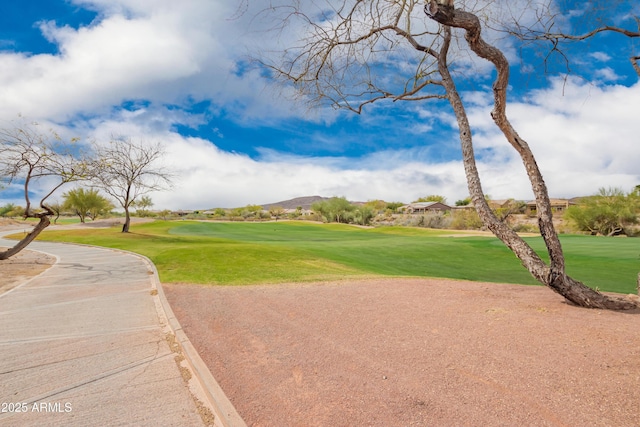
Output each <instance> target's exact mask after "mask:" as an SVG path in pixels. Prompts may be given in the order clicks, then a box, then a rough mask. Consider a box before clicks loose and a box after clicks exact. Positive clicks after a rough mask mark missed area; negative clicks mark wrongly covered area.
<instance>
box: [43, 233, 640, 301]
mask: <svg viewBox="0 0 640 427" xmlns="http://www.w3.org/2000/svg"><path fill="white" fill-rule="evenodd" d="M131 231H132V232H131V233H128V234H123V233H120V232H119V229H118V228H111V229H87V230H73V231H69V230H67V231H49V230H47V231H45V232H44V233H43V234H42V239H45V240H55V241H68V242H77V243H88V244H93V245H99V246H107V247H113V248H120V249H126V250H130V251H133V252H137V253H140V254H143V255H146V256H148V257H149V258H150V259H151V260H152V261H153V262H154V263H155V264H156V266H157V268H158V271H159V273H160V278H161V280H162V281H163V282H188V283H210V284H225V285H241V284H257V283H282V282H291V281H315V280H331V279H339V278H344V277H371V276H380V275H382V276H422V277H447V278H453V279H467V280H476V281H489V282H506V283H521V284H536V283H537V282H536V281H535V280H533V279H532V278H531V276H530V275H529V273H528V272H527V271H526V270H525V269H524V268H523V267H522V266H521V265H520V262H519V261H518V259H516V258H515V256H514V255H513V254H512V253H511V252H510V251H509V250H508V249H507V248H506V247H505V246H504V245H503V244H502V243H501V242H500V241H498V240H497V239H495V238H493V237H451V236H450V235H451V233H452V232H450V231H443V230H425V229H416V228H401V227H386V228H373V229H364V228H358V227H352V226H347V225H339V224H326V225H323V224H315V223H305V222H277V223H274V222H270V223H204V222H163V221H158V222H153V223H147V224H139V225H138V224H136V225H134V226H133V227H132V230H131ZM527 240H528V241H529V243H530V244H531V245H532V246H534V248H536V249H541V250H542V249H543V248H544V245H543V242H542V240H541V238H539V237H532V238H527ZM562 242H563V246H564V250H565V255H566V258H567V272H568V273H569V274H571V275H573V276H574V277H575V278H577V279H580V280H582V281H583V282H584V283H586V284H587V285H589V286H593V287H598V288H600V289H601V290H604V291H613V292H624V293H628V292H635V286H636V277H637V272H638V270H640V240H638V239H630V238H629V239H625V238H603V237H591V236H563V237H562Z"/></svg>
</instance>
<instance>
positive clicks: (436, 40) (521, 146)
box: [268, 0, 636, 310]
mask: <svg viewBox="0 0 640 427" xmlns="http://www.w3.org/2000/svg"><path fill="white" fill-rule="evenodd" d="M453 3H454V2H452V1H436V0H431V1H430V2H428V3H427V6H426V7H424V9H423V5H424V4H423V3H422V2H418V1H416V0H401V1H399V0H371V1H358V0H342V1H341V2H326V4H325V5H324V6H323V7H321V8H319V10H316V11H315V12H314V13H307V11H305V10H303V6H305V5H306V4H305V5H303V4H302V3H301V2H295V3H294V5H293V6H292V5H283V6H280V7H278V6H275V5H274V6H272V8H271V9H269V11H268V12H269V13H276V14H279V15H278V20H279V22H281V23H283V24H289V23H291V22H294V21H297V20H302V26H301V27H304V28H305V29H306V32H305V37H304V38H303V39H302V40H301V44H300V45H299V46H297V47H293V48H290V49H287V50H285V51H284V52H283V55H282V58H281V59H279V60H277V62H275V63H274V62H270V63H268V65H269V66H270V67H271V69H272V70H273V71H274V72H275V74H276V75H277V76H279V77H280V78H282V79H284V80H285V81H288V82H292V83H293V85H294V87H295V88H296V89H297V90H298V92H299V93H300V94H301V95H303V96H305V97H307V98H308V99H310V100H311V102H314V103H319V104H322V103H323V102H329V103H330V104H331V105H333V106H334V107H336V108H344V109H348V110H351V111H354V112H357V113H361V112H362V111H363V107H364V106H366V105H367V104H371V103H374V102H381V101H382V102H384V101H385V100H391V101H394V102H395V101H426V100H431V101H435V102H436V103H437V100H447V101H448V102H449V104H450V105H451V107H452V108H453V111H454V113H455V116H456V120H457V124H458V127H459V134H460V143H461V149H462V157H463V164H464V168H465V173H466V177H467V185H468V188H469V194H470V196H471V198H472V200H473V203H474V205H475V207H476V210H477V211H478V214H479V216H480V218H481V219H482V221H483V223H484V224H485V225H486V226H487V228H488V229H489V230H491V231H492V232H493V233H494V234H495V235H496V236H497V237H498V238H499V239H500V240H502V242H504V244H505V245H506V246H507V247H509V248H510V249H511V250H512V252H513V253H514V254H515V255H516V256H517V257H518V258H519V259H520V261H521V262H522V264H523V266H524V267H525V268H527V270H528V271H529V272H530V273H531V275H532V276H533V277H535V278H536V279H537V280H538V281H540V282H541V283H543V284H545V285H546V286H548V287H550V288H551V289H552V290H554V291H555V292H557V293H559V294H560V295H562V296H563V297H564V298H566V299H567V300H568V301H571V302H572V303H574V304H577V305H579V306H583V307H591V308H607V309H619V310H623V309H632V308H635V307H636V304H635V303H634V302H633V301H631V300H629V299H626V298H621V297H611V296H607V295H603V294H601V293H600V292H598V291H596V290H593V289H591V288H589V287H587V286H586V285H584V284H582V283H581V282H579V281H577V280H575V279H573V278H571V277H569V276H567V274H566V272H565V260H564V255H563V252H562V246H561V244H560V240H559V238H558V234H557V232H556V230H555V228H554V225H553V222H552V210H551V205H550V201H549V196H548V191H547V187H546V184H545V182H544V179H543V177H542V174H541V172H540V170H539V168H538V165H537V163H536V160H535V157H534V155H533V152H532V151H531V149H530V147H529V145H528V144H527V142H526V141H525V140H524V139H523V138H521V137H520V135H518V133H517V132H516V130H515V129H514V128H513V126H512V125H511V123H510V122H509V120H508V118H507V115H506V103H507V101H506V99H507V98H506V96H507V89H508V85H509V63H508V61H507V59H506V58H505V56H504V54H503V53H502V51H501V50H499V49H498V48H496V47H495V46H492V45H491V44H489V43H487V42H486V41H485V40H484V39H483V37H482V35H481V34H482V33H481V31H482V25H481V22H480V20H479V18H478V16H477V14H478V12H479V11H478V10H476V11H475V13H471V12H467V11H464V10H462V9H457V8H455V7H454V4H453ZM458 3H460V4H462V5H463V6H464V4H465V2H463V1H461V2H456V4H458ZM317 4H318V3H317V2H314V5H317ZM489 4H490V3H489ZM494 6H495V5H494ZM425 12H426V14H425ZM482 12H483V14H487V13H491V10H489V9H487V10H485V11H482ZM457 28H460V29H462V30H464V41H459V42H458V43H457V44H456V46H458V47H462V46H463V45H464V44H467V45H468V47H469V49H470V50H471V52H473V53H474V54H475V55H477V56H478V57H480V58H484V59H486V60H488V61H489V62H491V64H493V66H494V67H495V69H496V70H497V73H498V74H497V77H496V79H495V81H494V84H493V91H492V92H493V100H494V108H493V111H492V113H491V116H492V118H493V120H494V122H495V124H496V126H497V127H498V128H499V129H500V130H501V131H502V133H503V134H504V136H505V138H506V139H507V141H508V142H509V144H510V145H511V146H512V147H513V148H514V149H515V150H516V151H517V152H518V154H519V155H520V157H521V159H522V162H523V165H524V167H525V170H526V172H527V175H528V177H529V180H530V183H531V188H532V190H533V193H534V195H535V198H536V204H537V215H538V224H539V228H540V232H541V234H542V237H543V239H544V242H545V244H546V248H547V253H548V255H549V258H550V262H549V264H547V263H545V262H544V261H543V260H542V258H541V257H540V255H538V254H537V253H536V252H535V251H534V250H533V249H532V248H531V246H529V245H528V244H527V243H526V242H525V241H524V240H523V239H522V238H521V237H520V236H518V234H517V233H515V232H514V231H513V230H512V229H511V228H510V227H509V226H508V225H507V224H506V223H505V222H504V221H501V220H500V219H499V218H498V217H496V215H495V213H494V212H493V211H492V210H491V208H490V207H489V205H488V203H487V201H486V198H485V196H484V192H483V190H482V185H481V181H480V175H479V173H478V169H477V166H476V159H475V154H474V150H473V139H472V133H471V126H470V124H469V120H468V117H467V113H466V111H465V106H464V103H463V102H462V99H461V97H460V95H459V93H458V90H457V87H456V83H455V80H454V78H453V77H452V72H451V61H452V59H451V58H452V55H453V54H454V53H455V52H452V49H451V47H452V41H453V37H454V36H453V32H452V29H457ZM401 71H404V72H405V74H404V75H401V74H400V72H401ZM436 106H441V104H436Z"/></svg>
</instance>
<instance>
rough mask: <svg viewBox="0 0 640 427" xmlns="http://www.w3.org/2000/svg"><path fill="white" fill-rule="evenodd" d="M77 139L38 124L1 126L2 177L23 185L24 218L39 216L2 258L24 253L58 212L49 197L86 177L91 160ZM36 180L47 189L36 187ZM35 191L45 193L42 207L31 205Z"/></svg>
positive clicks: (0, 165)
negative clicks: (86, 157) (62, 136)
mask: <svg viewBox="0 0 640 427" xmlns="http://www.w3.org/2000/svg"><path fill="white" fill-rule="evenodd" d="M75 142H76V140H71V141H69V142H66V141H63V140H62V138H61V137H60V136H59V135H58V134H56V133H55V132H54V131H52V130H49V131H43V130H41V129H40V128H39V126H38V125H37V124H35V123H34V124H27V123H24V122H22V123H15V124H13V126H10V127H8V128H4V129H0V178H1V179H2V180H3V181H4V184H5V185H7V186H8V185H11V184H19V185H21V186H22V188H23V192H24V199H25V202H26V205H25V209H24V218H25V219H26V218H36V219H38V223H37V224H36V226H35V227H34V228H33V230H32V231H31V232H30V233H28V234H27V235H26V236H25V237H24V238H23V239H22V240H20V241H19V242H18V243H17V244H16V245H15V246H14V247H12V248H10V249H8V250H6V251H4V252H0V260H3V259H7V258H9V257H11V256H13V255H15V254H17V253H18V252H20V251H21V250H22V249H24V248H25V247H27V245H29V243H31V242H32V241H33V240H34V239H35V238H36V237H37V236H38V235H39V234H40V233H41V232H42V230H44V229H45V228H47V227H48V226H49V224H50V223H51V220H50V217H51V216H53V215H54V214H55V212H54V210H53V209H52V208H51V207H50V206H49V205H48V204H47V199H48V198H49V197H51V195H52V194H53V193H55V192H56V190H58V189H59V188H60V187H62V186H63V185H64V184H66V183H69V182H73V181H77V180H80V179H83V178H84V177H86V175H87V167H86V166H87V163H86V161H85V160H83V159H82V158H81V155H82V150H81V147H79V146H78V145H77V144H75ZM36 183H38V184H40V185H41V186H42V188H44V190H42V189H40V190H36V189H35V188H34V186H35V184H36ZM34 193H36V194H40V195H41V197H40V203H39V209H34V207H33V206H32V204H31V197H32V195H33V194H34Z"/></svg>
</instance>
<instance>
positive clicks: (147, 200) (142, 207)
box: [133, 196, 153, 216]
mask: <svg viewBox="0 0 640 427" xmlns="http://www.w3.org/2000/svg"><path fill="white" fill-rule="evenodd" d="M133 205H135V207H137V208H138V211H137V212H136V213H137V214H138V215H140V216H147V215H148V214H149V212H148V211H147V209H149V208H150V207H152V206H153V200H151V197H149V196H142V197H141V198H140V199H139V200H137V201H136V202H134V203H133Z"/></svg>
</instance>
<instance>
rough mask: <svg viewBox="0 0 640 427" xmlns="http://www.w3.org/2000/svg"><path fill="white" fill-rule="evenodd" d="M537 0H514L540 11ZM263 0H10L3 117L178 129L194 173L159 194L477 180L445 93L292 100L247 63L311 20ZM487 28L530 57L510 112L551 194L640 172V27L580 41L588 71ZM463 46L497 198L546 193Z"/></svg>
mask: <svg viewBox="0 0 640 427" xmlns="http://www.w3.org/2000/svg"><path fill="white" fill-rule="evenodd" d="M283 2H284V0H283ZM304 3H305V2H303V4H304ZM316 3H317V2H316ZM333 3H334V4H335V3H336V2H335V1H334V2H333ZM480 3H481V2H474V4H476V5H478V4H480ZM516 3H517V4H516ZM520 3H522V4H520ZM525 3H526V2H525V1H524V0H521V1H516V2H510V4H512V6H513V8H514V9H515V10H519V11H520V12H519V13H521V14H522V16H523V19H531V16H533V15H534V12H533V11H530V12H528V9H527V8H526V7H525V6H524V4H525ZM238 4H240V5H241V6H242V5H245V6H247V8H246V9H243V11H244V13H242V14H238ZM259 4H260V2H239V1H238V0H217V1H215V2H214V1H210V0H184V1H181V2H176V1H174V0H154V1H151V0H66V1H65V0H28V1H23V2H4V3H3V4H2V5H0V99H2V100H3V102H2V105H0V120H2V121H3V122H4V123H8V121H9V120H11V119H14V118H15V117H17V115H18V114H22V115H23V116H25V117H28V118H29V119H32V120H35V121H38V122H41V123H45V124H50V125H51V126H54V127H56V128H57V129H59V131H60V132H61V133H62V134H64V135H67V136H69V137H71V136H79V137H81V138H83V139H84V140H86V141H89V140H97V141H106V140H108V139H109V137H110V136H111V135H127V136H130V137H133V138H136V139H141V140H144V141H150V142H155V141H160V142H163V143H164V144H165V146H166V147H167V151H168V156H167V159H166V163H167V167H171V168H172V169H173V170H175V171H176V172H177V173H178V179H177V180H176V183H175V187H174V188H173V189H172V190H170V191H166V192H161V193H155V194H152V198H153V200H154V202H155V206H154V207H155V208H158V209H163V208H172V209H198V208H212V207H234V206H243V205H246V204H262V203H270V202H275V201H278V200H284V199H289V198H293V197H298V196H307V195H323V196H345V197H347V198H349V199H350V200H361V201H366V200H371V199H384V200H387V201H403V202H410V201H413V200H415V199H417V198H418V197H421V196H425V195H429V194H441V195H444V196H446V197H447V199H448V201H449V202H450V203H453V202H455V200H457V199H462V198H464V197H466V196H467V194H468V193H467V190H466V181H465V178H464V171H463V167H462V164H461V161H460V150H459V142H458V135H457V129H456V128H455V126H454V123H453V116H452V112H451V110H450V108H448V106H447V105H446V104H443V103H434V102H414V103H410V102H409V103H400V102H397V103H393V104H392V103H381V104H379V105H372V106H368V107H367V108H365V110H364V112H363V114H361V115H356V114H353V113H351V112H347V111H336V110H334V109H331V108H329V107H327V106H321V107H319V108H316V109H309V108H308V106H307V105H305V104H304V102H297V101H295V100H293V99H292V96H291V95H292V91H291V88H287V87H282V86H280V85H276V84H275V83H274V82H273V81H271V80H270V79H269V78H268V76H266V73H265V72H264V70H260V69H257V68H256V67H251V66H248V65H247V64H248V63H247V58H248V57H250V56H254V55H258V54H260V53H263V54H264V53H265V52H272V51H274V50H277V49H278V48H280V47H282V46H292V45H294V44H295V43H296V40H297V39H298V38H299V37H300V36H301V34H302V33H301V32H300V29H299V28H297V27H296V26H293V27H291V28H290V29H289V30H288V31H285V32H282V33H279V34H278V37H276V36H275V35H274V33H272V32H271V33H270V32H265V28H267V27H270V26H273V22H270V21H269V18H265V16H264V15H263V16H262V17H261V18H259V19H256V18H255V15H254V14H255V12H257V11H258V9H257V7H259V6H258V5H259ZM564 4H569V5H571V2H564ZM518 7H520V9H518ZM581 7H585V3H584V2H575V5H574V7H572V11H571V15H570V16H571V17H572V18H571V19H567V21H566V22H565V23H564V25H566V27H567V28H572V29H574V30H579V29H580V25H581V24H580V23H581V22H582V20H583V19H584V18H585V16H586V15H585V13H586V11H584V10H581V9H580V8H581ZM634 7H635V8H637V6H629V5H627V6H624V4H623V6H622V7H621V9H620V10H616V11H615V16H613V17H612V19H614V20H615V22H616V23H617V24H619V25H622V26H626V27H629V28H632V29H633V28H634V26H633V21H632V20H631V19H630V15H629V13H630V12H634V11H633V10H631V9H632V8H634ZM523 11H524V12H523ZM637 12H638V11H637V10H636V11H635V13H637ZM528 14H530V15H531V16H528ZM271 19H273V18H271ZM420 19H423V20H424V21H425V22H426V21H427V20H426V18H422V17H421V16H420ZM487 36H488V37H489V38H490V39H492V40H494V41H495V42H496V43H498V45H500V47H502V48H503V49H504V50H505V52H506V53H507V55H508V57H509V59H510V60H511V61H512V63H513V64H514V65H513V68H512V91H511V96H510V98H511V101H512V103H511V104H510V106H509V108H508V110H507V111H508V114H509V116H510V117H511V119H512V121H513V122H514V124H515V125H516V127H517V129H518V131H519V133H520V134H521V136H522V137H523V138H525V139H526V140H527V141H529V143H530V145H531V146H532V148H533V150H534V153H535V154H536V155H537V158H538V163H539V165H540V167H541V169H542V170H543V173H544V175H545V179H546V181H547V183H548V186H549V190H550V194H551V196H552V197H573V196H579V195H586V194H592V193H595V192H596V191H597V190H598V188H599V187H609V186H614V187H622V188H623V189H625V190H630V189H631V188H632V187H633V186H634V185H636V184H640V168H638V166H637V165H638V163H640V144H638V135H637V120H638V119H637V118H638V117H639V113H638V112H639V111H640V86H639V85H638V77H637V75H636V74H635V73H634V72H633V69H632V68H631V66H630V63H629V61H628V59H627V58H628V57H629V56H631V55H632V54H638V51H639V50H640V49H638V48H639V47H640V46H638V42H637V41H633V40H631V39H626V38H624V37H621V36H615V35H605V36H602V37H599V38H597V39H595V40H593V41H590V42H589V43H584V44H576V45H573V46H572V47H571V48H570V50H569V51H568V52H569V53H570V54H571V59H572V61H573V62H572V70H573V72H574V73H573V74H572V75H571V76H570V77H569V78H566V79H565V78H564V77H565V75H564V71H566V69H565V68H564V67H563V66H562V62H561V61H555V62H551V63H550V67H549V72H548V73H546V74H545V73H544V72H542V71H541V69H540V65H541V61H540V52H536V51H532V50H526V49H525V50H524V53H525V55H524V60H520V59H519V58H518V56H517V52H518V45H516V44H514V42H513V41H511V40H509V39H507V38H505V37H504V36H502V35H496V34H489V33H488V34H487ZM634 43H635V44H634ZM456 53H457V54H458V57H457V63H456V64H457V67H458V70H459V71H461V72H460V73H459V74H458V84H459V89H460V90H461V92H462V94H463V97H464V99H465V101H466V102H467V108H468V113H469V116H470V119H471V123H472V126H473V129H474V135H475V144H476V150H477V154H478V157H479V165H480V170H481V173H482V178H483V184H484V188H485V191H486V192H487V193H488V194H490V195H491V196H492V197H494V198H510V197H514V198H518V199H529V198H531V191H530V190H529V188H528V184H527V181H526V176H525V175H524V171H523V170H522V167H521V164H520V160H519V159H518V158H517V157H516V156H515V153H513V152H512V150H511V149H510V148H509V147H508V146H507V144H506V141H504V139H503V138H502V137H501V136H500V135H499V133H498V131H497V129H496V128H495V126H494V125H493V123H492V122H491V119H490V116H489V111H490V105H489V103H490V102H491V98H490V96H491V95H490V92H489V91H488V89H489V88H490V84H491V80H490V79H491V76H492V74H491V69H490V68H489V67H487V66H486V64H484V63H483V62H482V61H476V60H472V59H470V56H469V55H468V54H465V53H464V51H461V52H456ZM268 55H269V54H267V56H268ZM554 59H555V60H558V59H561V58H559V57H554ZM385 72H387V73H389V72H391V73H392V74H393V73H396V72H397V73H400V72H401V71H400V70H394V69H392V68H387V70H386V71H385ZM16 197H18V195H17V193H16V189H15V188H9V189H6V190H4V191H3V192H0V203H6V202H8V201H16V202H21V201H20V199H17V198H16Z"/></svg>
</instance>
